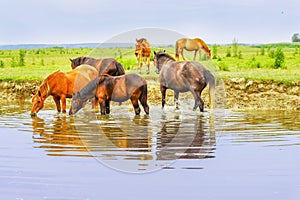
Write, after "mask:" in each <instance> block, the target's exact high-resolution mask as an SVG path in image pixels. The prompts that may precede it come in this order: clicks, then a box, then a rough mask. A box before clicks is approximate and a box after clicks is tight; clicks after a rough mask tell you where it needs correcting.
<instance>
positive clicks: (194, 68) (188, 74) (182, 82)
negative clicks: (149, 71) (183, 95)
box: [154, 52, 215, 112]
mask: <svg viewBox="0 0 300 200" xmlns="http://www.w3.org/2000/svg"><path fill="white" fill-rule="evenodd" d="M154 55H155V57H154V63H155V66H156V73H157V74H158V73H159V80H160V91H161V94H162V100H161V102H162V107H164V106H165V102H166V100H165V98H166V90H167V89H171V90H174V93H175V99H174V100H175V105H176V108H178V97H179V93H180V92H188V91H190V92H191V93H192V94H193V96H194V99H195V105H194V108H193V109H194V110H196V109H197V107H199V108H200V111H201V112H203V110H204V102H203V100H202V99H201V92H202V90H203V89H204V88H205V87H206V85H207V84H209V104H210V108H211V109H212V108H213V97H214V89H215V78H214V76H213V75H212V73H211V72H210V71H209V70H207V69H206V68H205V67H204V66H203V65H201V64H200V63H198V62H186V61H182V62H176V61H175V59H174V58H173V57H171V56H170V55H169V54H167V53H165V52H157V53H156V52H154Z"/></svg>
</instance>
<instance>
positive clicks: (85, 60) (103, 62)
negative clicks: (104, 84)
mask: <svg viewBox="0 0 300 200" xmlns="http://www.w3.org/2000/svg"><path fill="white" fill-rule="evenodd" d="M70 61H71V67H72V69H75V68H76V67H78V66H79V65H82V64H87V65H91V66H93V67H95V68H96V69H97V70H98V72H99V75H101V74H109V75H112V76H120V75H123V74H125V70H124V68H123V66H122V65H121V64H120V63H119V62H117V61H116V59H114V58H103V59H95V58H91V57H84V56H82V57H78V58H75V59H71V58H70Z"/></svg>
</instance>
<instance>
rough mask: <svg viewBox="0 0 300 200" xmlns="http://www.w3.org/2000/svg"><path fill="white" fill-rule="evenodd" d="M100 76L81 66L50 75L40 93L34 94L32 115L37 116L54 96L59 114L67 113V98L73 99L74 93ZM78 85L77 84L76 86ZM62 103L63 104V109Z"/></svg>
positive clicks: (92, 69) (91, 68)
mask: <svg viewBox="0 0 300 200" xmlns="http://www.w3.org/2000/svg"><path fill="white" fill-rule="evenodd" d="M97 76H98V71H97V70H96V69H95V68H94V67H92V66H90V65H81V66H79V67H77V68H76V69H74V70H72V71H69V72H62V71H60V70H58V71H56V72H54V73H52V74H50V75H49V76H47V78H46V79H45V80H44V81H43V83H42V84H41V85H40V86H39V89H38V92H32V94H33V95H34V96H33V97H32V108H31V112H30V115H31V116H35V115H36V114H37V113H38V112H39V111H40V110H41V109H42V108H43V107H44V101H45V100H46V98H47V97H48V96H50V95H51V96H52V97H53V100H54V102H55V104H56V108H57V111H58V112H61V110H62V112H63V113H65V112H66V98H71V97H72V93H73V91H75V92H77V91H79V90H81V89H82V88H83V87H84V86H85V85H86V84H87V83H88V82H89V81H91V80H93V79H95V78H96V77H97ZM74 83H76V84H74ZM60 102H61V103H62V109H61V105H60Z"/></svg>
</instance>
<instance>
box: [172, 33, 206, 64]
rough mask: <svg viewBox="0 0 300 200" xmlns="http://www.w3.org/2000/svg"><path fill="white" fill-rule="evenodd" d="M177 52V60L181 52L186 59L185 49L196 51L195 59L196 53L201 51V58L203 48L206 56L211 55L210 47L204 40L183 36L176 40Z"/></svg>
mask: <svg viewBox="0 0 300 200" xmlns="http://www.w3.org/2000/svg"><path fill="white" fill-rule="evenodd" d="M175 48H176V50H175V51H176V52H175V58H176V60H179V54H181V57H182V58H183V60H185V58H184V56H183V49H185V50H187V51H195V53H194V60H195V59H196V54H197V52H198V51H199V56H200V59H201V49H203V50H204V51H205V52H206V56H207V57H208V58H210V57H211V52H210V50H209V48H208V46H207V45H206V44H205V42H204V41H203V40H201V39H200V38H194V39H189V38H181V39H179V40H177V41H176V47H175Z"/></svg>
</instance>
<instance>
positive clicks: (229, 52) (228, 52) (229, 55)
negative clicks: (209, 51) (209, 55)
mask: <svg viewBox="0 0 300 200" xmlns="http://www.w3.org/2000/svg"><path fill="white" fill-rule="evenodd" d="M226 57H231V48H230V47H228V48H227V53H226Z"/></svg>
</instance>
